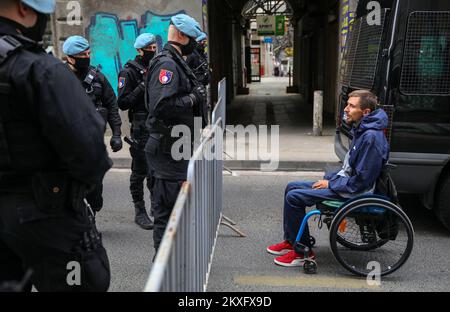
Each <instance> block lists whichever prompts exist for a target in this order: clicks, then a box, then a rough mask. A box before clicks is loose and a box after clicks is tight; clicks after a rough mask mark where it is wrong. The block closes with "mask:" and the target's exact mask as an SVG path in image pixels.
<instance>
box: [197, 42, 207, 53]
mask: <svg viewBox="0 0 450 312" xmlns="http://www.w3.org/2000/svg"><path fill="white" fill-rule="evenodd" d="M197 51H198V52H200V53H202V54H206V46H204V45H201V44H198V45H197Z"/></svg>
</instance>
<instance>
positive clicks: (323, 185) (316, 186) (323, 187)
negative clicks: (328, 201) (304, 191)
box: [313, 180, 330, 190]
mask: <svg viewBox="0 0 450 312" xmlns="http://www.w3.org/2000/svg"><path fill="white" fill-rule="evenodd" d="M329 187H330V182H329V181H327V180H322V181H319V182H317V183H316V184H314V185H313V189H314V190H327V189H328V188H329Z"/></svg>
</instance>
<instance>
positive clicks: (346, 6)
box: [341, 0, 355, 57]
mask: <svg viewBox="0 0 450 312" xmlns="http://www.w3.org/2000/svg"><path fill="white" fill-rule="evenodd" d="M341 18H342V28H341V57H342V55H343V54H344V52H345V50H346V49H347V37H348V33H349V31H350V30H351V25H352V23H353V21H354V19H355V13H354V12H351V11H350V0H342V16H341Z"/></svg>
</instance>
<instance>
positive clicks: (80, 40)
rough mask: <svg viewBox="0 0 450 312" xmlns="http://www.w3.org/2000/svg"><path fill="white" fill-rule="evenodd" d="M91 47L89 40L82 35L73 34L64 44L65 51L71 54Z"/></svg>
mask: <svg viewBox="0 0 450 312" xmlns="http://www.w3.org/2000/svg"><path fill="white" fill-rule="evenodd" d="M89 48H90V45H89V42H88V41H87V40H86V38H84V37H82V36H71V37H69V38H67V40H66V41H64V44H63V52H64V54H66V55H69V56H73V55H77V54H79V53H81V52H84V51H86V50H88V49H89Z"/></svg>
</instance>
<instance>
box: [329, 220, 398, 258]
mask: <svg viewBox="0 0 450 312" xmlns="http://www.w3.org/2000/svg"><path fill="white" fill-rule="evenodd" d="M356 222H357V219H354V218H348V219H346V220H345V221H343V223H341V225H340V227H339V231H338V233H337V235H336V240H337V242H338V243H339V244H341V245H342V246H344V247H346V248H348V249H351V250H360V251H370V250H374V249H377V248H380V247H382V246H383V245H385V244H386V243H387V242H388V241H389V240H387V239H380V238H378V239H377V237H376V236H375V239H372V240H370V237H367V236H366V237H362V236H361V241H355V240H354V239H351V238H350V239H347V238H346V237H347V236H349V232H350V230H349V229H351V231H354V232H358V231H361V229H360V228H359V226H358V224H357V223H356ZM352 236H353V235H352Z"/></svg>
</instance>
